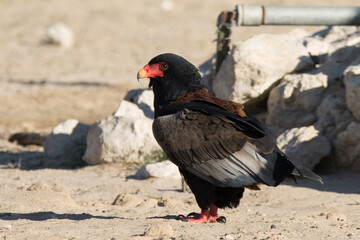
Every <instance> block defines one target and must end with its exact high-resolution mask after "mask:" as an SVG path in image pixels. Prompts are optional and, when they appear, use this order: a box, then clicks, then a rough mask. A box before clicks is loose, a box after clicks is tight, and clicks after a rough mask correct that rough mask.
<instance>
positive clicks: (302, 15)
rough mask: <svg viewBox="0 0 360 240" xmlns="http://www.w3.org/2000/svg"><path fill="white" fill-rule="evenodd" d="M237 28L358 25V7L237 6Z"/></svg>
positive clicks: (359, 9) (359, 14)
mask: <svg viewBox="0 0 360 240" xmlns="http://www.w3.org/2000/svg"><path fill="white" fill-rule="evenodd" d="M235 11H236V12H237V14H238V17H237V19H236V20H237V21H236V25H237V26H259V25H360V7H301V6H261V5H246V4H244V5H243V4H242V5H237V6H236V10H235Z"/></svg>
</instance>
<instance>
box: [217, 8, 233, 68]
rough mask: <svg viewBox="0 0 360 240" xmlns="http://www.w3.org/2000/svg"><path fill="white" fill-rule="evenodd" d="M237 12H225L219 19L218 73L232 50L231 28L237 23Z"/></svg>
mask: <svg viewBox="0 0 360 240" xmlns="http://www.w3.org/2000/svg"><path fill="white" fill-rule="evenodd" d="M237 16H238V14H237V11H236V10H234V11H224V12H221V13H220V15H219V17H218V22H217V27H218V38H217V44H216V72H218V71H219V68H220V65H221V63H222V62H223V61H224V59H225V57H226V56H227V55H228V52H229V50H230V35H231V27H232V26H233V25H235V22H237V19H236V17H237Z"/></svg>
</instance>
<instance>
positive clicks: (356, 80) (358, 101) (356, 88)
mask: <svg viewBox="0 0 360 240" xmlns="http://www.w3.org/2000/svg"><path fill="white" fill-rule="evenodd" d="M344 83H345V89H346V104H347V107H348V108H349V109H350V111H351V112H352V113H353V115H354V117H355V118H356V119H357V120H358V121H360V58H358V59H357V60H356V61H354V62H353V63H352V65H351V66H349V67H348V68H347V69H346V71H345V77H344Z"/></svg>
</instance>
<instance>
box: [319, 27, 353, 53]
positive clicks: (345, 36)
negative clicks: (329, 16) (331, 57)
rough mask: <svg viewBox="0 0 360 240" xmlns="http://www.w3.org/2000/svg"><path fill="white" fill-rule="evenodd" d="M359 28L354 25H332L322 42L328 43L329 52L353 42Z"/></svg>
mask: <svg viewBox="0 0 360 240" xmlns="http://www.w3.org/2000/svg"><path fill="white" fill-rule="evenodd" d="M358 30H359V28H358V27H356V26H333V27H331V28H330V30H329V31H328V32H327V34H326V35H325V37H324V42H328V43H330V48H329V54H332V53H334V52H335V51H337V50H338V49H340V48H344V47H346V46H351V45H352V44H354V37H355V35H357V34H356V33H357V32H358Z"/></svg>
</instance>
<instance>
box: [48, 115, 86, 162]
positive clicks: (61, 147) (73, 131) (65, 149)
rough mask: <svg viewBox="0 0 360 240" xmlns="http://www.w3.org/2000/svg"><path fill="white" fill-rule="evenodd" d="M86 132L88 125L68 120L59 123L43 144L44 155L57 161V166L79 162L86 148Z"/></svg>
mask: <svg viewBox="0 0 360 240" xmlns="http://www.w3.org/2000/svg"><path fill="white" fill-rule="evenodd" d="M88 130H89V125H86V124H83V123H80V122H79V121H78V120H75V119H68V120H66V121H65V122H62V123H60V124H59V125H57V126H56V127H55V128H54V129H53V131H52V133H51V134H50V135H49V136H48V137H47V138H46V140H45V142H44V144H43V146H44V149H45V153H46V155H47V156H48V157H50V158H54V159H57V160H58V162H59V164H71V163H75V162H79V161H81V158H82V155H83V154H84V152H85V148H86V135H87V133H88Z"/></svg>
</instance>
